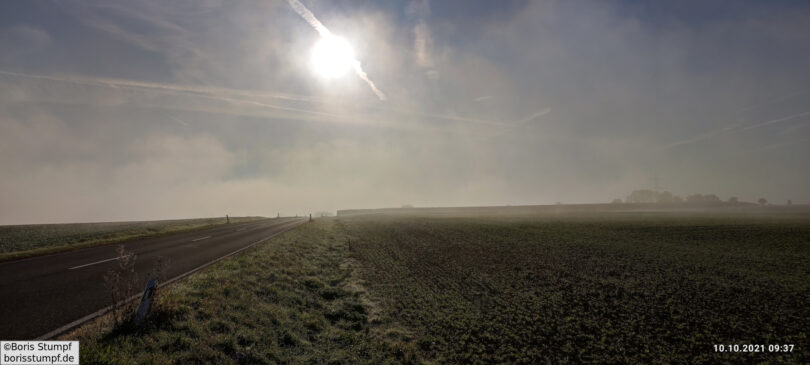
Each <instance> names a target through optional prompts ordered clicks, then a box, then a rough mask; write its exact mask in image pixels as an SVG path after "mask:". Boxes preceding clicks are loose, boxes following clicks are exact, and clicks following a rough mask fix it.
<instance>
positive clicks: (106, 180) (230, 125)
mask: <svg viewBox="0 0 810 365" xmlns="http://www.w3.org/2000/svg"><path fill="white" fill-rule="evenodd" d="M302 4H304V5H306V7H307V8H308V9H309V10H311V12H312V13H313V14H314V15H315V16H317V18H318V19H319V21H320V22H322V23H323V25H325V26H326V27H328V28H329V29H330V30H331V32H332V33H334V34H338V35H340V36H342V37H345V39H346V40H347V41H349V42H350V43H351V44H352V46H353V47H354V51H355V53H356V57H357V60H358V61H359V62H360V63H361V64H362V69H363V71H364V72H366V73H367V76H368V78H369V79H370V80H373V83H374V84H375V85H376V87H377V88H379V91H380V92H382V93H384V95H385V100H381V98H380V97H379V95H378V94H376V93H375V92H374V91H373V90H372V89H371V88H370V87H369V84H368V83H367V82H366V81H364V80H363V79H361V78H360V77H358V76H357V75H355V74H349V75H346V76H344V77H341V78H335V79H328V80H327V79H324V78H320V77H318V76H316V75H314V74H313V72H312V70H311V67H310V60H309V57H310V49H311V48H312V46H313V44H315V42H316V41H317V40H318V37H320V35H319V33H318V32H317V31H315V30H314V29H313V28H312V26H311V25H310V24H308V23H307V22H306V21H304V20H303V19H302V18H301V16H300V15H299V14H298V13H296V11H295V10H294V9H293V8H292V7H291V6H290V4H288V2H287V1H240V2H226V1H217V0H211V1H205V2H200V1H172V2H146V1H82V2H60V1H54V2H45V1H38V2H2V3H0V49H2V51H0V171H1V172H0V207H2V208H0V224H23V223H50V222H82V221H112V220H141V219H144V220H145V219H166V218H181V217H207V216H223V215H225V214H226V213H227V214H230V215H232V216H237V215H238V216H253V215H265V216H275V215H276V213H278V212H280V213H281V214H287V215H293V214H307V213H310V212H316V211H335V210H337V209H344V208H374V207H398V206H401V205H403V204H410V205H414V206H476V205H507V204H511V205H518V204H553V203H555V202H563V203H585V202H610V201H611V200H612V199H614V198H624V197H626V196H627V195H628V194H629V193H630V192H631V191H632V190H635V189H642V188H651V187H652V185H653V182H652V181H651V180H652V177H654V176H655V177H657V179H658V182H657V184H658V185H659V187H660V188H661V189H664V190H669V191H672V192H673V193H676V194H680V195H687V194H692V193H712V194H717V195H719V196H720V198H721V199H723V200H725V199H727V198H728V197H729V196H737V197H739V198H740V200H744V201H752V202H753V201H756V200H757V199H758V198H760V197H764V198H767V199H768V201H770V202H773V203H777V204H783V203H784V202H785V201H786V200H788V199H790V200H792V202H793V203H794V204H798V203H802V204H806V203H810V190H808V189H807V187H808V186H810V172H808V171H810V170H808V168H807V167H808V166H810V86H808V85H810V68H808V67H807V65H810V5H808V4H807V3H802V2H793V1H769V2H755V1H736V2H716V1H709V2H705V1H700V2H699V1H679V2H671V3H657V4H655V5H654V6H652V5H645V4H638V3H635V2H622V1H614V2H601V1H600V2H595V1H594V2H575V3H574V2H566V1H531V2H530V1H498V2H494V1H484V0H481V1H460V0H459V1H436V2H429V1H427V0H424V1H418V0H413V1H411V0H409V1H389V2H372V1H331V0H310V1H303V2H302Z"/></svg>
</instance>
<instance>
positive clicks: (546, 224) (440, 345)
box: [340, 214, 810, 363]
mask: <svg viewBox="0 0 810 365" xmlns="http://www.w3.org/2000/svg"><path fill="white" fill-rule="evenodd" d="M340 224H341V225H342V226H343V229H344V230H345V232H346V233H347V235H348V237H349V240H350V251H351V255H352V257H353V258H354V259H355V260H357V261H358V263H359V267H361V268H362V269H360V270H361V272H362V275H361V276H362V277H363V278H364V280H365V282H364V286H365V287H366V288H367V289H368V290H369V291H370V293H372V296H373V298H374V301H375V302H376V303H377V305H378V306H379V307H380V309H379V310H380V312H381V315H380V319H378V322H379V323H381V325H382V326H385V325H386V323H390V324H398V325H405V326H407V327H409V328H410V329H411V331H412V336H413V338H414V339H415V340H414V341H415V346H416V348H417V349H418V351H419V353H420V354H421V356H422V358H424V359H427V360H435V361H438V362H439V363H444V362H463V363H467V362H478V361H483V362H487V363H489V362H508V363H547V362H548V363H566V362H569V363H580V362H600V363H653V362H661V363H706V362H716V361H723V360H725V361H730V362H733V363H738V362H741V361H745V362H749V361H773V362H788V363H807V362H808V360H810V357H808V354H809V353H810V352H808V351H810V349H809V348H808V338H807V336H808V330H807V329H808V328H810V305H808V303H810V290H808V288H810V224H808V221H807V220H806V218H801V217H799V218H797V219H790V218H789V217H787V218H786V217H780V218H779V219H772V218H768V217H747V216H736V217H722V216H711V215H705V216H697V215H683V214H680V215H677V214H676V215H667V214H659V215H654V214H616V215H592V216H585V215H569V216H537V217H512V218H505V217H501V218H472V217H468V218H437V217H431V218H426V217H390V216H358V217H351V218H342V219H341V220H340ZM715 344H739V345H743V344H764V345H766V346H767V345H769V344H794V345H795V350H794V351H793V353H789V354H785V353H724V354H719V353H715V352H714V348H713V345H715Z"/></svg>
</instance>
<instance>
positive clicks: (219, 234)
mask: <svg viewBox="0 0 810 365" xmlns="http://www.w3.org/2000/svg"><path fill="white" fill-rule="evenodd" d="M305 221H306V220H305V219H302V218H278V219H266V220H260V221H256V222H249V223H241V224H230V225H223V226H218V227H214V228H210V229H205V230H197V231H193V232H186V233H178V234H173V235H167V236H161V237H155V238H145V239H139V240H133V241H129V242H126V243H123V245H124V247H125V248H126V250H127V251H129V252H133V253H135V254H136V255H137V259H136V261H135V270H136V271H137V272H138V277H139V280H140V282H139V284H138V286H139V288H140V287H142V286H143V285H145V283H146V281H147V280H148V279H149V277H148V276H149V274H150V273H151V272H152V271H153V269H154V267H155V264H156V262H157V260H158V258H160V257H164V258H166V259H168V267H167V268H166V271H165V277H166V278H169V279H170V278H174V277H176V276H178V275H182V274H184V273H186V272H188V271H190V270H194V269H196V268H198V267H200V266H202V265H205V264H207V263H209V262H211V261H213V260H216V259H218V258H221V257H223V256H225V255H228V254H230V253H232V252H234V251H237V250H240V249H242V248H245V247H247V246H249V245H251V244H253V243H256V242H259V241H262V240H264V239H265V238H269V237H270V236H273V235H275V234H278V233H280V232H283V231H286V230H288V229H291V228H292V227H295V226H297V225H298V224H301V223H303V222H305ZM118 246H119V245H108V246H100V247H92V248H87V249H81V250H77V251H70V252H64V253H58V254H53V255H47V256H39V257H33V258H27V259H22V260H16V261H9V262H3V263H0V340H24V339H34V338H37V337H39V336H42V335H45V334H47V333H49V332H51V331H53V330H55V329H58V328H60V327H62V326H65V325H67V324H69V323H71V322H74V321H76V320H79V319H81V318H83V317H85V316H88V315H90V314H93V313H95V312H97V311H99V310H101V309H103V308H105V307H107V306H109V305H110V304H111V299H110V298H111V295H110V290H109V289H108V288H107V287H106V286H105V282H104V274H105V273H106V272H107V271H108V270H110V269H113V268H116V267H118V262H117V261H118V260H117V258H116V257H117V256H118V255H117V253H116V249H117V247H118Z"/></svg>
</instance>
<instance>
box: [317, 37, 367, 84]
mask: <svg viewBox="0 0 810 365" xmlns="http://www.w3.org/2000/svg"><path fill="white" fill-rule="evenodd" d="M355 62H356V61H355V58H354V49H352V46H351V45H350V44H349V42H347V41H346V40H345V39H343V38H341V37H336V36H332V35H330V36H327V37H322V38H321V39H320V40H319V41H318V43H316V44H315V47H313V48H312V56H311V60H310V63H311V65H312V69H313V70H314V71H315V72H316V73H317V74H319V75H321V76H322V77H325V78H330V79H332V78H337V77H341V76H343V75H345V74H346V73H347V72H349V70H351V69H352V67H353V66H354V63H355Z"/></svg>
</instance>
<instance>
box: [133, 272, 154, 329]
mask: <svg viewBox="0 0 810 365" xmlns="http://www.w3.org/2000/svg"><path fill="white" fill-rule="evenodd" d="M157 285H158V281H157V279H156V278H155V279H152V280H149V282H148V283H146V290H144V292H143V297H141V305H140V306H138V311H137V312H135V319H134V322H135V325H136V326H140V325H141V323H143V321H144V320H146V316H147V315H149V310H150V309H152V298H153V297H154V296H155V290H157Z"/></svg>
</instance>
